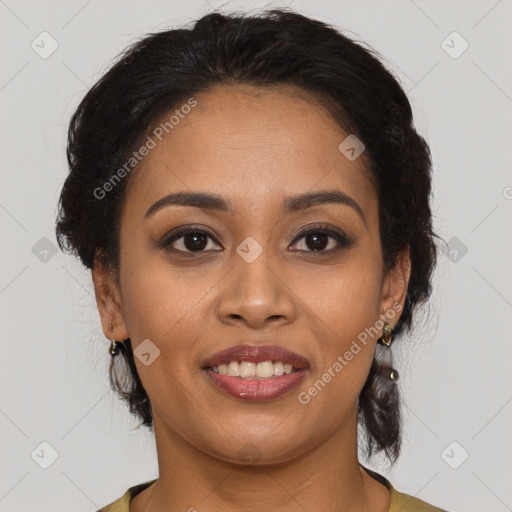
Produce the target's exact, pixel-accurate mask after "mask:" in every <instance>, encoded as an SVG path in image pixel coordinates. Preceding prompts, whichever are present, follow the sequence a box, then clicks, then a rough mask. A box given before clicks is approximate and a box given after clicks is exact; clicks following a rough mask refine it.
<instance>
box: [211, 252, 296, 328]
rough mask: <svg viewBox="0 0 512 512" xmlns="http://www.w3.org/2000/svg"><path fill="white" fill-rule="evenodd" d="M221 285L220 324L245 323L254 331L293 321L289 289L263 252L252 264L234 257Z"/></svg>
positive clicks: (291, 294) (292, 298) (294, 312)
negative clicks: (231, 266)
mask: <svg viewBox="0 0 512 512" xmlns="http://www.w3.org/2000/svg"><path fill="white" fill-rule="evenodd" d="M272 263H274V265H273V264H272ZM222 284H223V288H222V292H221V296H220V300H219V303H218V315H219V316H220V319H221V321H222V322H224V323H228V324H231V325H236V324H240V323H245V324H246V325H247V326H249V327H251V328H253V329H262V328H265V327H266V325H267V324H268V325H270V324H272V325H273V326H275V325H277V324H279V325H281V324H283V325H284V324H287V323H289V322H292V321H293V320H294V317H295V314H296V304H295V298H294V294H293V292H292V290H291V288H292V287H291V286H290V283H286V276H284V275H283V272H280V271H279V269H278V268H276V263H275V260H274V261H272V257H271V255H270V254H268V255H267V254H266V251H263V252H262V253H261V254H260V256H258V258H256V260H254V261H252V262H251V263H248V262H246V261H244V260H243V259H242V258H241V257H239V256H238V254H235V255H234V266H233V269H232V271H231V272H229V275H228V276H227V277H226V279H225V280H224V283H222Z"/></svg>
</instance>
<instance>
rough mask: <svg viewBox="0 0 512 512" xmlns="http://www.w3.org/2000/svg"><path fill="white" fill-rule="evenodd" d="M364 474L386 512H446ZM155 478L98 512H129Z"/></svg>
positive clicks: (132, 489) (386, 481)
mask: <svg viewBox="0 0 512 512" xmlns="http://www.w3.org/2000/svg"><path fill="white" fill-rule="evenodd" d="M361 467H362V468H363V469H365V470H366V472H367V473H368V474H369V475H370V476H372V477H373V478H375V480H377V481H379V482H380V483H382V484H384V485H385V486H386V487H387V488H388V490H389V492H390V494H391V503H390V505H389V510H388V512H447V511H446V510H443V509H441V508H437V507H434V506H433V505H429V504H428V503H425V502H424V501H422V500H420V499H418V498H414V497H413V496H409V495H408V494H403V493H401V492H398V491H397V490H396V489H395V488H394V487H393V486H392V485H391V483H390V482H389V480H387V479H386V478H384V477H383V476H382V475H380V474H379V473H376V472H375V471H372V470H370V469H368V468H365V467H364V466H361ZM156 480H157V479H156V478H155V479H154V480H150V481H148V482H144V483H142V484H138V485H134V486H133V487H130V488H129V489H128V490H127V491H126V492H125V493H124V494H123V495H122V496H121V497H120V498H119V499H117V500H116V501H114V502H113V503H111V504H110V505H107V506H106V507H103V508H102V509H101V510H98V512H129V511H130V501H131V500H132V499H133V498H134V497H135V496H137V494H139V493H140V492H142V491H143V490H144V489H146V488H147V487H149V486H150V485H151V484H152V483H154V482H156Z"/></svg>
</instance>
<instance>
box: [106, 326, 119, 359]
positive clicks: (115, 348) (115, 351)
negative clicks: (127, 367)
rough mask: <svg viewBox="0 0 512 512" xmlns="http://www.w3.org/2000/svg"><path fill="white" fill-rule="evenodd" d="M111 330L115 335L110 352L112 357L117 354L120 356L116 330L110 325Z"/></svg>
mask: <svg viewBox="0 0 512 512" xmlns="http://www.w3.org/2000/svg"><path fill="white" fill-rule="evenodd" d="M110 330H111V331H112V332H113V333H114V338H113V339H112V345H111V346H110V349H109V352H110V355H111V356H112V357H115V356H116V355H117V354H119V350H120V349H119V345H118V344H117V341H116V340H115V336H116V330H115V329H114V326H113V325H112V324H110Z"/></svg>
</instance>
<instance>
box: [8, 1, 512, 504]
mask: <svg viewBox="0 0 512 512" xmlns="http://www.w3.org/2000/svg"><path fill="white" fill-rule="evenodd" d="M270 5H273V6H284V5H286V4H284V3H278V2H274V3H272V4H270V3H268V2H267V3H265V2H224V3H222V4H221V3H220V2H215V1H214V0H209V1H200V0H197V1H191V2H188V3H187V4H186V5H184V3H182V2H177V1H174V2H172V1H162V2H157V1H151V2H142V1H140V2H133V1H130V2H128V1H123V2H120V1H109V2H100V1H99V0H92V1H86V0H81V1H66V2H49V1H46V2H43V1H40V2H27V1H15V0H0V14H1V18H0V23H1V25H0V26H1V29H0V37H1V43H2V47H3V66H2V69H1V72H0V73H1V76H0V104H1V108H2V116H1V123H2V141H1V143H2V165H1V169H2V171H1V172H2V186H1V189H0V224H1V229H2V231H1V232H2V244H1V253H2V267H1V276H0V314H1V324H0V325H1V329H2V334H1V339H2V341H1V347H2V354H1V357H0V380H1V382H0V384H1V385H0V392H1V399H0V434H1V436H0V443H1V455H0V510H1V511H3V512H18V511H28V510H38V511H40V512H44V511H50V510H51V511H56V510H75V511H77V512H79V511H83V512H86V511H93V510H96V509H98V508H99V507H100V506H103V505H106V504H107V503H110V502H111V501H113V500H114V499H117V498H118V497H119V496H121V494H123V493H124V492H125V490H126V489H127V488H128V487H129V486H131V485H135V484H137V483H140V482H143V481H146V480H149V479H152V478H155V477H156V476H157V474H158V473H157V471H158V468H157V460H156V452H155V447H154V440H153V436H152V434H150V433H148V432H146V430H145V429H144V430H142V429H136V428H135V427H136V421H135V420H134V419H132V418H131V417H130V415H129V413H128V411H127V409H125V407H124V406H123V405H122V404H120V403H118V402H117V400H116V398H115V397H114V396H113V394H112V393H111V392H110V391H109V386H108V377H107V367H108V362H109V355H108V353H107V348H108V346H109V342H108V341H107V340H106V339H105V338H104V337H103V334H102V331H101V329H100V324H99V316H98V313H97V310H96V305H95V301H94V297H93V289H92V283H91V279H90V275H89V273H88V272H86V271H85V270H84V269H83V268H82V267H81V266H80V265H79V263H78V262H77V261H75V260H74V259H73V258H71V257H68V256H64V255H62V254H61V253H60V252H59V253H57V254H54V251H55V237H54V218H55V213H56V204H57V198H58V194H59V191H60V188H61V186H62V183H63V180H64V178H65V176H66V173H67V167H66V160H65V152H64V150H65V137H66V128H67V123H68V122H69V117H70V115H71V113H72V111H73V109H74V108H75V107H76V105H77V104H78V102H79V100H80V99H81V98H82V97H83V95H84V94H85V92H86V91H87V89H88V88H89V87H90V86H91V85H92V84H93V83H94V82H95V81H96V80H97V79H98V78H99V77H100V76H101V74H102V73H103V72H105V71H106V70H107V69H108V67H109V65H110V62H111V59H112V58H113V57H114V56H115V55H116V54H117V53H118V52H119V51H121V50H122V49H123V48H124V47H125V46H126V45H127V44H128V43H130V42H132V41H134V40H135V39H136V38H138V37H140V36H142V35H143V34H144V33H145V32H149V31H154V30H159V29H165V28H167V27H175V28H176V27H179V26H181V25H183V24H185V23H188V22H191V21H192V20H194V19H195V18H197V17H199V16H200V15H202V14H204V13H206V12H207V11H210V10H212V9H214V8H220V9H221V10H224V11H231V10H234V9H240V8H243V9H244V10H251V9H256V8H258V7H264V6H270ZM288 5H290V6H291V7H292V8H294V9H296V10H298V11H299V12H302V13H304V14H307V15H311V16H313V17H316V18H318V19H321V20H323V21H326V22H328V23H332V24H334V25H337V26H338V27H341V28H343V29H345V30H348V31H349V32H348V35H352V36H353V37H356V38H357V39H362V40H364V41H366V42H368V43H369V44H370V45H372V46H373V47H374V48H375V49H377V50H378V51H379V52H381V53H382V55H383V56H384V57H385V59H386V61H387V63H388V65H389V66H390V67H391V69H393V70H394V71H395V73H396V74H397V76H398V77H399V78H400V80H401V81H402V83H403V86H404V89H405V90H406V91H407V92H408V95H409V98H410V100H411V102H412V104H413V107H414V112H415V121H416V125H417V127H418V130H419V131H420V133H422V134H423V135H424V136H425V137H426V139H427V141H428V142H429V143H430V145H431V148H432V153H433V158H434V174H435V176H434V199H433V211H434V215H435V227H436V229H437V231H438V232H439V233H440V234H441V236H443V238H444V239H445V240H446V241H448V242H449V245H450V254H449V255H448V254H447V255H442V256H441V258H440V262H439V266H438V268H437V270H436V274H435V280H434V287H435V293H434V295H433V297H432V300H431V302H430V308H429V309H427V310H425V311H426V313H425V316H424V319H423V322H421V323H420V324H419V325H418V327H417V329H416V332H415V333H414V335H412V336H410V337H409V339H404V340H403V341H401V342H400V345H401V347H395V348H394V355H395V362H396V366H397V368H398V370H399V371H400V374H401V381H400V384H399V385H400V387H401V390H402V393H403V398H404V402H405V405H404V415H405V417H404V428H405V433H404V443H403V455H402V457H401V458H400V460H399V462H398V463H397V465H396V466H395V467H394V468H393V469H389V468H388V467H387V466H386V464H385V463H384V461H383V460H379V459H378V460H375V461H374V462H373V464H368V465H369V466H370V467H373V468H374V469H376V470H378V471H380V472H381V473H382V474H384V475H386V476H387V477H388V478H389V479H390V480H391V481H392V483H393V484H394V486H395V487H396V488H398V489H399V490H400V491H402V492H407V493H408V494H412V495H415V496H417V497H419V498H421V499H423V500H426V501H430V502H433V503H434V504H436V505H438V506H442V507H444V508H446V509H448V510H450V511H454V512H456V511H464V512H477V511H478V512H480V511H482V510H485V511H496V512H501V511H506V510H512V487H511V486H510V482H511V458H512V457H511V455H512V450H511V447H512V440H511V436H510V431H511V423H512V404H511V401H512V389H511V388H512V386H511V382H510V366H511V363H510V362H511V360H512V358H511V355H512V343H511V341H512V340H511V332H512V321H511V320H512V315H511V313H512V286H511V285H512V271H511V265H510V262H511V261H512V244H511V237H510V233H511V230H510V228H511V222H510V221H511V218H512V215H511V214H512V175H511V172H510V168H511V156H512V150H511V140H510V137H511V133H512V132H511V124H512V118H511V112H512V79H511V78H512V77H511V67H510V52H511V42H512V35H511V32H510V31H509V30H507V26H508V25H509V22H510V20H511V19H512V2H510V1H509V0H501V1H496V0H488V1H487V0H485V1H484V0H481V1H464V2H463V1H442V2H441V1H426V0H423V1H421V0H415V1H412V0H401V1H386V2H383V1H379V2H370V1H360V2H356V1H339V2H328V1H320V0H315V1H314V2H306V1H300V0H295V1H292V2H288ZM454 31H456V32H458V33H459V34H460V36H459V35H456V34H455V35H454V34H452V33H453V32H454ZM42 32H48V33H49V34H50V36H48V35H40V34H41V33H42ZM53 40H54V41H56V43H54V42H53ZM443 41H445V42H444V43H443ZM465 41H467V44H468V45H469V46H468V48H467V49H466V50H465V51H464V52H463V53H461V51H462V50H463V49H464V47H465ZM52 44H58V48H57V49H56V50H55V51H54V52H53V53H52V54H51V55H44V52H49V51H50V50H51V49H52V46H51V45H52ZM32 46H34V47H35V48H36V49H37V51H36V49H33V47H32ZM459 54H460V55H459ZM43 57H46V58H43ZM388 199H389V200H390V201H392V200H393V198H392V197H390V198H388ZM507 233H508V234H507ZM466 251H467V252H466ZM41 443H48V444H49V445H48V444H43V445H41ZM466 456H467V459H465V457H466ZM55 457H56V458H55ZM54 458H55V460H53V459H54ZM45 465H46V466H48V467H47V468H46V469H44V468H43V467H42V466H45ZM311 512H313V511H311Z"/></svg>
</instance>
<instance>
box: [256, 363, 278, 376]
mask: <svg viewBox="0 0 512 512" xmlns="http://www.w3.org/2000/svg"><path fill="white" fill-rule="evenodd" d="M256 375H257V376H258V377H264V378H267V377H272V375H274V363H273V362H272V361H264V362H263V363H258V365H257V366H256Z"/></svg>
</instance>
